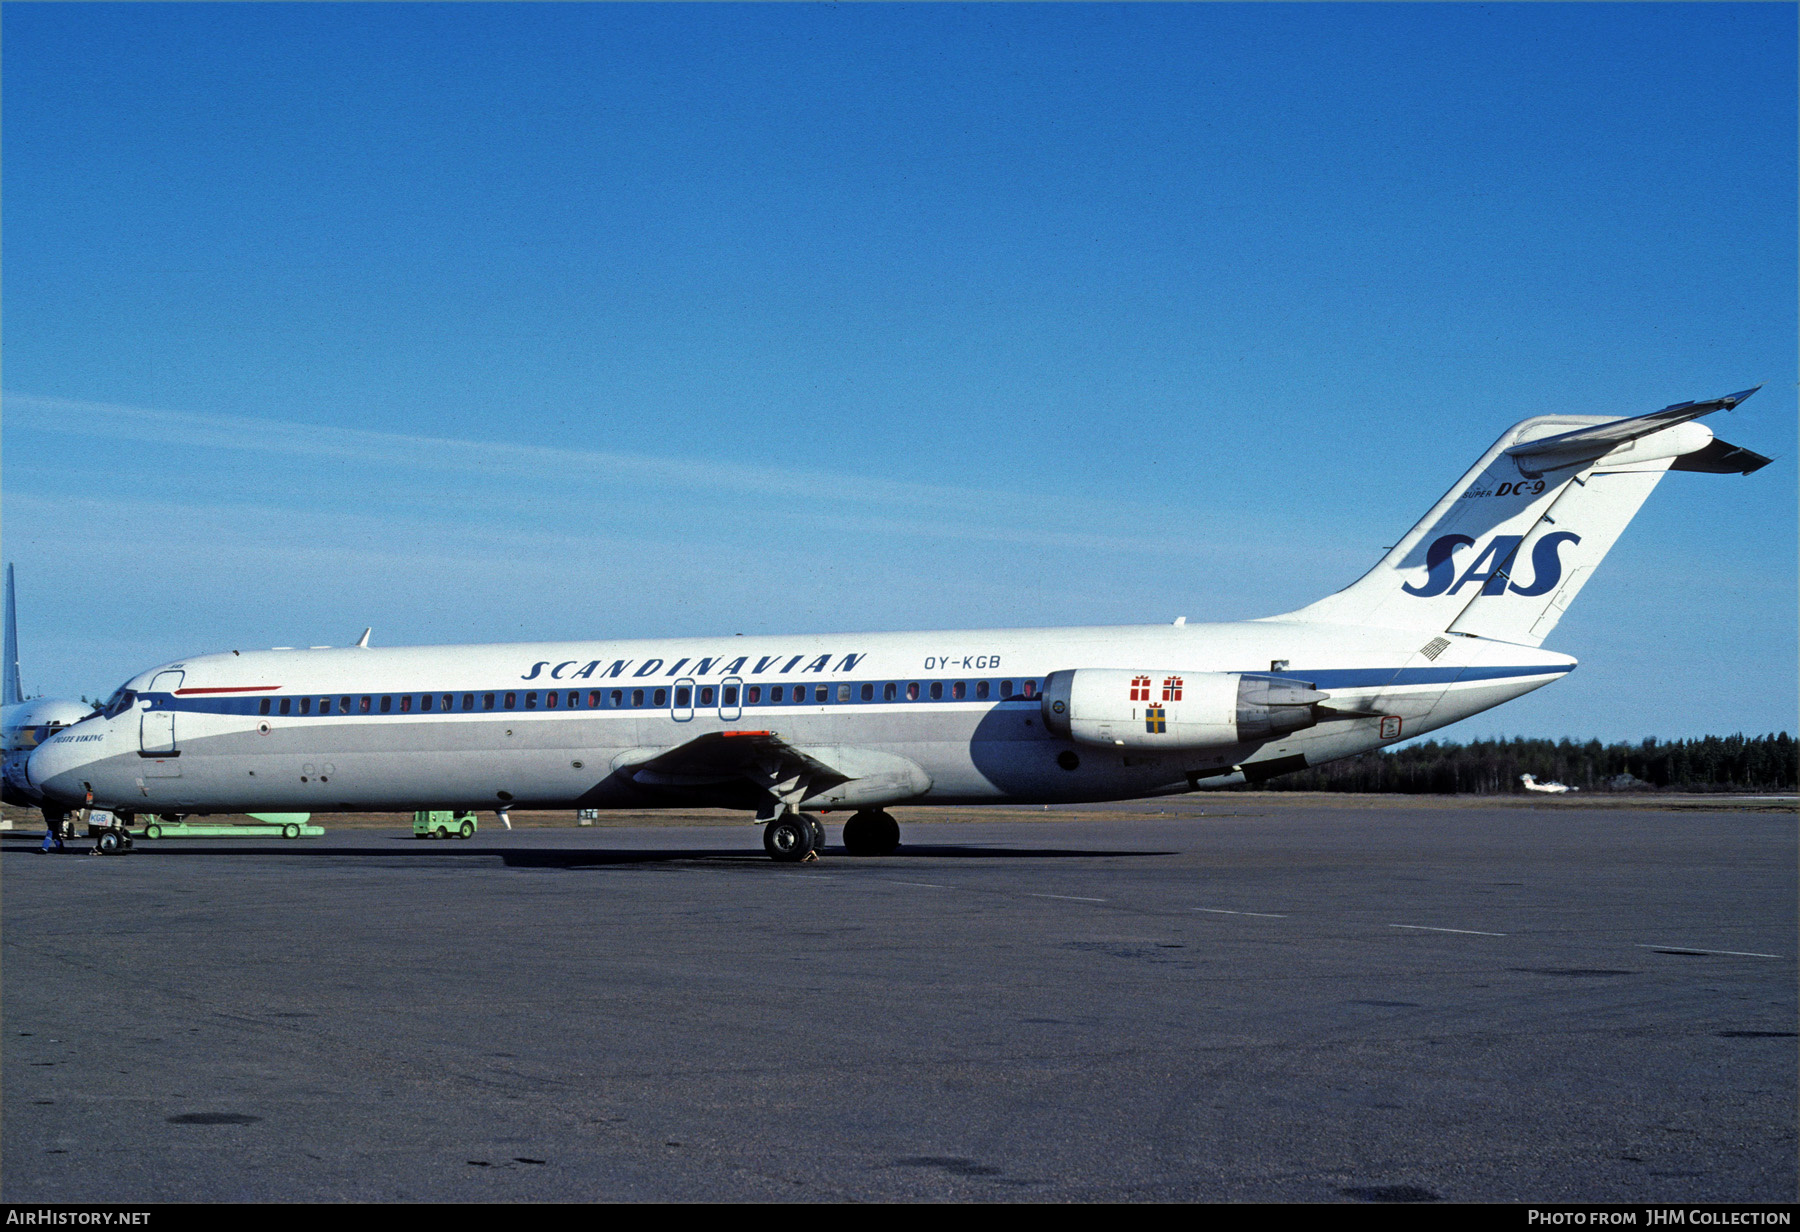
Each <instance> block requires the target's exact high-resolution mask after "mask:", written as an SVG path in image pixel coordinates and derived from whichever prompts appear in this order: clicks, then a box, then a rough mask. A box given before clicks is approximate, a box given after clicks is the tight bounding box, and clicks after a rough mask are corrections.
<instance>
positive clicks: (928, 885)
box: [888, 881, 955, 890]
mask: <svg viewBox="0 0 1800 1232" xmlns="http://www.w3.org/2000/svg"><path fill="white" fill-rule="evenodd" d="M888 884H889V885H909V886H924V887H925V888H926V889H927V890H949V889H954V888H955V887H953V886H947V885H939V884H938V883H937V882H935V881H889V882H888Z"/></svg>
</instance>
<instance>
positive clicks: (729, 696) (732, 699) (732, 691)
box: [721, 684, 738, 706]
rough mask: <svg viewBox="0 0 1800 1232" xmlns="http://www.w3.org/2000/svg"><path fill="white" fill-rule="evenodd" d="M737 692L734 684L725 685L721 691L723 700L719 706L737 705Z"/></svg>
mask: <svg viewBox="0 0 1800 1232" xmlns="http://www.w3.org/2000/svg"><path fill="white" fill-rule="evenodd" d="M737 691H738V687H737V686H736V685H735V684H728V685H726V686H725V688H724V690H723V692H724V695H725V699H724V701H723V702H722V703H721V704H722V705H726V706H735V705H737V704H738V699H737Z"/></svg>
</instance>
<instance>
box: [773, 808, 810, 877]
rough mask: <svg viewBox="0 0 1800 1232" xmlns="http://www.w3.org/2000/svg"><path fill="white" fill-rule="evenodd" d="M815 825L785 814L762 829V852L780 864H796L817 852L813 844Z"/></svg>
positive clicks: (794, 815)
mask: <svg viewBox="0 0 1800 1232" xmlns="http://www.w3.org/2000/svg"><path fill="white" fill-rule="evenodd" d="M815 824H816V823H815V822H814V821H813V820H812V819H811V818H808V817H802V816H800V815H799V814H797V813H785V814H783V815H782V816H780V817H777V818H776V819H775V820H774V821H771V822H770V823H769V824H768V825H767V826H765V827H764V828H763V850H764V851H766V852H768V853H769V858H770V859H772V860H777V861H779V862H780V863H782V864H798V863H800V861H802V860H804V859H806V857H807V856H809V855H812V854H813V852H814V851H816V850H817V847H816V846H815V844H814V842H813V826H814V825H815Z"/></svg>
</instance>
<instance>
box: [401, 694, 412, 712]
mask: <svg viewBox="0 0 1800 1232" xmlns="http://www.w3.org/2000/svg"><path fill="white" fill-rule="evenodd" d="M411 710H412V694H411V693H408V694H407V695H406V696H405V697H403V698H401V699H400V713H401V714H407V713H410V712H411Z"/></svg>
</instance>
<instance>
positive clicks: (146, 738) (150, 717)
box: [138, 672, 186, 774]
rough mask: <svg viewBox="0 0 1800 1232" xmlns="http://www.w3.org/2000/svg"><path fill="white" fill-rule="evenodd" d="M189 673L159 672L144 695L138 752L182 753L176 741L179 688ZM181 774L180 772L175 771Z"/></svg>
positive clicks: (148, 754)
mask: <svg viewBox="0 0 1800 1232" xmlns="http://www.w3.org/2000/svg"><path fill="white" fill-rule="evenodd" d="M185 678H186V673H185V672H158V673H157V674H156V676H155V678H154V679H152V680H151V681H150V687H149V688H147V689H145V690H144V692H143V693H142V694H140V699H141V700H140V701H139V702H138V705H139V706H140V707H142V711H141V713H140V715H139V718H138V753H139V754H140V755H142V756H144V757H167V758H175V757H179V756H181V750H180V747H179V746H178V745H177V744H176V743H175V707H174V700H175V690H177V689H179V688H180V687H181V682H182V681H183V680H184V679H185ZM174 773H177V774H178V773H180V771H174Z"/></svg>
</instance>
